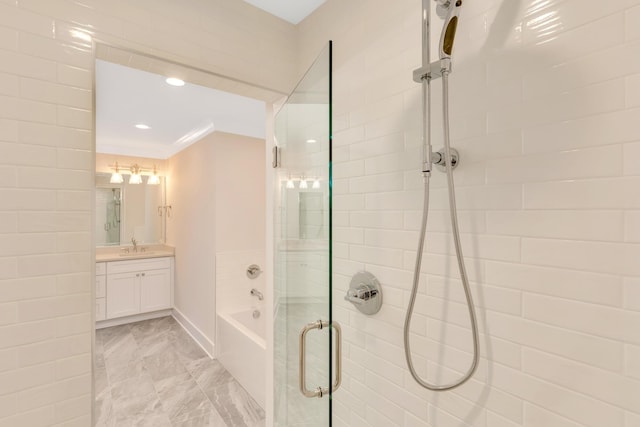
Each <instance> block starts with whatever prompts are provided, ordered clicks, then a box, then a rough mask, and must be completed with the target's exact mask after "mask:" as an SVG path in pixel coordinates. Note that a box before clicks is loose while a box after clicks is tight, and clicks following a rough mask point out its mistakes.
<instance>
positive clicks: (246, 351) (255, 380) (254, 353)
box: [216, 310, 267, 408]
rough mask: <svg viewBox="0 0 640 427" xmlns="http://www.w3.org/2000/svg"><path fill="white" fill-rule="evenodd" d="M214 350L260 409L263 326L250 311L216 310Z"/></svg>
mask: <svg viewBox="0 0 640 427" xmlns="http://www.w3.org/2000/svg"><path fill="white" fill-rule="evenodd" d="M217 317H218V319H217V320H218V322H217V327H216V328H217V331H218V334H217V341H218V342H217V343H216V353H217V357H218V360H219V361H220V363H222V365H224V367H225V368H226V369H227V371H229V373H231V375H233V377H234V378H235V379H236V380H238V382H239V383H240V384H241V385H242V387H244V388H245V390H247V391H248V392H249V394H250V395H251V397H253V399H254V400H255V401H256V402H257V403H258V405H260V406H261V407H262V408H264V405H265V382H266V373H265V367H266V355H267V353H266V343H265V332H266V329H265V327H266V325H265V320H264V316H263V315H262V314H261V315H260V317H259V318H257V319H254V318H253V310H246V311H240V312H236V313H218V316H217Z"/></svg>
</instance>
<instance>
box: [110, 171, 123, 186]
mask: <svg viewBox="0 0 640 427" xmlns="http://www.w3.org/2000/svg"><path fill="white" fill-rule="evenodd" d="M109 182H110V183H111V184H122V183H123V182H124V178H122V174H121V173H120V172H114V173H112V174H111V179H110V180H109Z"/></svg>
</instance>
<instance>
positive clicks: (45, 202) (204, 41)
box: [0, 0, 297, 427]
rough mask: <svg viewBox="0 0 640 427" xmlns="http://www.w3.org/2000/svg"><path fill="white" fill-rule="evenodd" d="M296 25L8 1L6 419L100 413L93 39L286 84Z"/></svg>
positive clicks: (2, 54) (83, 418)
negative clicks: (96, 403)
mask: <svg viewBox="0 0 640 427" xmlns="http://www.w3.org/2000/svg"><path fill="white" fill-rule="evenodd" d="M294 35H295V27H294V26H292V25H290V24H288V23H286V22H284V21H282V20H279V19H277V18H275V17H273V16H271V15H268V14H266V13H265V12H262V11H260V10H258V9H256V8H254V7H252V6H249V5H248V4H246V3H244V2H242V1H237V0H218V1H208V0H188V1H180V2H177V1H168V0H162V1H157V0H140V1H136V2H131V1H127V0H113V1H108V2H105V1H102V0H81V1H80V0H78V1H73V0H47V1H42V0H19V1H18V0H2V1H0V426H2V427H5V426H7V427H8V426H11V427H15V426H36V425H37V426H53V425H55V426H62V425H64V426H69V427H70V426H78V427H87V426H90V425H91V407H92V401H91V334H92V328H93V325H92V321H91V309H92V303H91V300H90V299H91V298H90V295H91V286H92V285H93V279H92V278H91V277H90V276H91V271H92V267H91V265H92V262H93V260H92V259H91V253H92V252H91V244H92V238H91V209H92V205H93V200H92V187H93V171H94V169H95V164H94V159H93V154H92V151H93V149H94V147H93V141H92V126H93V125H92V93H91V90H92V73H93V71H92V69H93V56H92V50H91V40H92V38H95V39H97V40H100V41H104V42H107V43H111V44H114V45H116V46H120V47H124V48H131V49H136V50H140V51H143V52H148V53H151V54H154V55H158V56H161V57H165V58H168V59H171V60H176V61H179V62H184V63H187V64H190V65H193V66H197V67H201V68H204V69H208V70H211V71H215V72H220V73H225V74H228V75H230V76H233V77H235V78H239V79H245V80H247V81H250V82H252V83H254V84H258V85H263V86H265V87H269V88H273V89H276V90H279V91H282V92H287V91H288V90H289V89H290V88H291V87H292V85H293V83H294V80H295V74H296V67H297V65H296V57H295V51H296V42H295V37H294Z"/></svg>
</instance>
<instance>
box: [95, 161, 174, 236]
mask: <svg viewBox="0 0 640 427" xmlns="http://www.w3.org/2000/svg"><path fill="white" fill-rule="evenodd" d="M123 177H124V180H123V181H124V182H122V183H121V184H111V183H110V182H109V181H110V178H111V175H110V174H107V173H96V246H114V245H115V246H117V245H120V244H122V245H128V244H130V242H131V239H132V238H135V239H136V241H137V242H138V243H141V244H157V243H164V235H165V233H164V227H165V223H164V221H163V218H164V217H163V216H160V215H159V214H158V208H159V207H161V206H164V205H165V203H164V177H160V185H148V184H145V183H144V182H143V183H142V184H129V176H128V175H123ZM116 228H117V230H116Z"/></svg>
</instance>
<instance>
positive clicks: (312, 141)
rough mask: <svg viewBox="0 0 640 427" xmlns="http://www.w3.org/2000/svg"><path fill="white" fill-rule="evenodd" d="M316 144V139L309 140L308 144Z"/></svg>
mask: <svg viewBox="0 0 640 427" xmlns="http://www.w3.org/2000/svg"><path fill="white" fill-rule="evenodd" d="M316 142H318V141H316V140H315V139H307V144H315V143H316Z"/></svg>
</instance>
